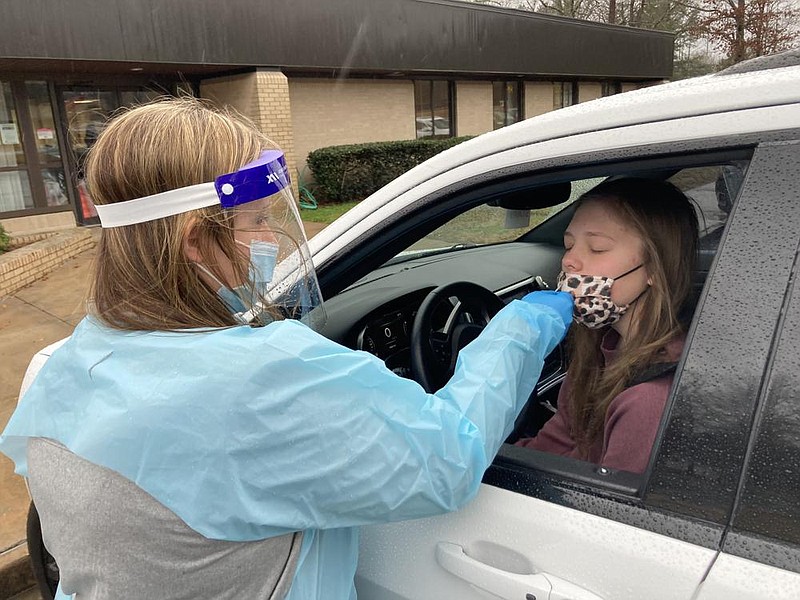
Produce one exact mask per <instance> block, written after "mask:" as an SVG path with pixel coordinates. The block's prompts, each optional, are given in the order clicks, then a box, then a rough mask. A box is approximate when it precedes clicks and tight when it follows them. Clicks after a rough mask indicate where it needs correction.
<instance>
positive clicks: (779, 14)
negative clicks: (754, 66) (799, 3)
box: [694, 0, 800, 63]
mask: <svg viewBox="0 0 800 600" xmlns="http://www.w3.org/2000/svg"><path fill="white" fill-rule="evenodd" d="M697 9H698V11H699V13H700V15H701V16H700V18H699V19H698V21H697V25H696V27H695V29H694V33H695V34H696V35H698V36H700V37H703V38H706V39H708V40H709V42H711V44H712V45H713V46H714V47H715V48H716V49H717V50H718V51H720V52H722V53H723V54H724V55H725V56H726V59H727V60H726V62H727V63H737V62H740V61H742V60H745V59H748V58H754V57H756V56H764V55H765V54H773V53H775V52H780V51H781V50H787V49H789V48H791V47H792V46H793V45H795V44H796V43H797V41H798V30H797V22H798V18H800V11H799V10H798V9H796V8H794V7H793V6H792V5H791V4H790V1H789V0H702V3H701V4H699V5H698V7H697Z"/></svg>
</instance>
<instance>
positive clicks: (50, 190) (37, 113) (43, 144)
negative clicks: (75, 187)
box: [25, 81, 69, 206]
mask: <svg viewBox="0 0 800 600" xmlns="http://www.w3.org/2000/svg"><path fill="white" fill-rule="evenodd" d="M25 91H26V95H27V97H28V111H29V112H30V115H31V124H32V125H33V132H34V142H35V144H36V154H37V156H38V158H39V172H40V173H41V177H42V182H43V183H44V198H45V204H46V205H47V206H66V205H67V204H69V195H68V193H67V177H66V174H65V173H64V161H63V160H62V159H61V150H60V148H59V146H58V128H57V127H56V120H55V117H54V115H53V103H52V102H51V100H50V90H49V88H48V85H47V83H46V82H44V81H26V82H25Z"/></svg>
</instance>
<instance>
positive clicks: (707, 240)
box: [501, 160, 748, 491]
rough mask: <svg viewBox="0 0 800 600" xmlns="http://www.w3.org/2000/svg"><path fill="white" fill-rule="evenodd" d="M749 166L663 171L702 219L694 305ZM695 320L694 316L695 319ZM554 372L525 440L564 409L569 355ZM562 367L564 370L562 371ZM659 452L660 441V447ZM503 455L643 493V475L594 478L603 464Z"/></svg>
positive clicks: (540, 391) (531, 411)
mask: <svg viewBox="0 0 800 600" xmlns="http://www.w3.org/2000/svg"><path fill="white" fill-rule="evenodd" d="M747 166H748V161H747V160H736V161H730V162H726V163H724V164H719V165H704V166H698V167H687V168H683V169H679V170H675V171H674V172H670V171H661V172H659V173H658V175H660V177H659V178H660V179H666V180H668V181H670V182H671V183H673V184H674V185H675V186H676V187H678V188H679V189H680V190H681V191H683V192H684V194H686V195H687V196H688V197H689V199H690V200H691V201H692V204H693V205H694V208H695V212H696V214H697V220H698V225H699V242H700V243H699V256H698V263H697V266H696V270H695V273H694V277H693V281H694V295H693V297H694V302H696V301H697V299H698V298H699V297H700V294H701V292H702V289H703V287H704V285H705V281H706V278H707V277H708V274H709V271H710V268H711V264H712V262H713V260H714V257H715V255H716V253H717V250H718V248H719V246H720V242H721V239H722V236H723V233H724V231H725V226H726V223H727V221H728V217H729V215H730V213H731V211H732V209H733V207H734V204H735V199H736V197H737V196H738V194H739V191H740V188H741V186H742V183H743V181H744V178H745V175H746V170H747ZM642 175H646V176H648V177H652V176H653V175H656V174H655V173H652V172H648V173H643V174H642ZM560 210H561V211H563V213H564V214H563V215H562V218H561V219H553V222H551V223H545V224H544V225H543V227H548V226H550V227H554V226H559V227H563V226H565V225H566V223H567V222H568V221H569V219H568V218H565V217H568V216H571V214H572V212H573V211H574V207H570V206H566V207H562V208H561V209H560ZM556 216H558V215H556ZM690 308H691V309H692V311H695V310H696V308H697V307H696V306H692V307H690ZM690 316H691V317H693V316H694V315H690ZM687 349H688V346H687V347H686V348H684V351H683V353H684V355H685V354H686V351H687ZM551 368H556V371H555V372H553V371H551V372H549V373H547V379H546V380H545V381H543V380H540V382H539V385H537V388H536V391H535V392H534V394H533V395H532V397H531V401H530V402H529V404H528V407H527V409H526V414H525V415H524V416H523V417H522V418H521V422H522V423H523V425H522V427H521V428H520V429H518V430H517V433H518V434H519V437H533V436H535V435H536V434H537V433H538V432H539V430H540V429H541V428H542V427H543V426H544V424H545V423H546V422H547V421H548V420H549V419H550V418H552V416H553V415H554V414H555V413H556V411H557V410H558V390H559V389H560V384H561V383H563V380H564V378H565V377H566V372H567V370H568V358H567V357H566V354H564V355H563V362H562V364H561V365H560V367H559V365H557V364H552V365H551ZM559 368H560V370H558V369H559ZM675 375H676V376H675V378H674V379H673V389H672V390H671V392H670V397H671V396H672V393H673V392H674V387H675V385H674V384H675V382H677V381H678V377H679V375H680V373H679V372H676V374H675ZM545 384H546V385H545ZM668 412H669V401H668V403H667V408H666V409H665V411H664V415H662V426H663V419H664V416H665V415H666V414H668ZM517 439H518V438H510V439H509V440H508V441H509V442H510V443H513V442H516V441H517ZM657 447H658V441H656V444H655V446H654V448H657ZM520 451H522V452H524V453H529V454H530V456H528V457H526V456H525V455H524V454H523V453H521V452H520ZM501 455H505V456H507V457H511V458H512V460H514V461H515V462H517V464H524V465H526V466H528V467H533V468H535V469H537V470H539V471H545V472H547V471H550V472H552V473H553V474H557V475H559V476H564V477H566V478H568V479H573V478H574V479H578V480H583V481H586V480H587V479H592V480H593V481H594V482H595V483H598V482H602V483H607V484H608V485H609V486H610V487H612V488H613V487H617V486H620V484H621V488H622V489H625V488H626V487H627V489H628V490H631V491H633V490H635V489H638V488H639V485H638V484H637V483H636V482H637V481H641V479H642V476H638V475H637V476H634V475H633V474H629V473H624V472H622V473H619V474H617V475H615V474H613V473H611V474H610V473H609V472H608V470H605V471H604V472H603V473H602V477H600V478H596V477H593V476H594V475H595V474H596V473H597V472H598V471H597V465H591V464H590V463H588V462H587V463H584V462H583V461H579V460H577V459H565V458H563V457H556V456H552V455H548V454H547V453H545V452H540V451H537V450H533V449H528V448H525V449H521V448H506V449H505V451H504V452H502V453H501ZM651 459H652V457H651ZM587 475H589V477H587Z"/></svg>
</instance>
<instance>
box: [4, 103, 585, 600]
mask: <svg viewBox="0 0 800 600" xmlns="http://www.w3.org/2000/svg"><path fill="white" fill-rule="evenodd" d="M270 146H271V144H270V142H269V140H268V139H266V138H265V137H264V136H263V135H262V134H260V133H259V132H258V131H257V130H256V129H255V128H254V127H253V126H251V125H250V124H248V123H246V122H244V121H243V120H242V119H240V118H236V117H234V116H231V115H228V114H225V113H222V112H219V111H216V110H212V109H210V108H207V107H206V106H204V105H202V104H200V103H199V102H197V101H194V100H188V99H185V100H174V101H167V102H162V103H156V104H152V105H147V106H143V107H139V108H136V109H133V110H131V111H129V112H127V113H125V114H123V115H121V116H119V117H118V118H116V119H114V120H113V121H112V122H111V123H110V124H109V125H108V127H107V128H106V129H105V130H104V131H103V132H102V133H101V134H100V136H99V138H98V140H97V142H96V144H95V145H94V146H93V148H92V150H91V154H90V157H89V160H88V163H87V167H86V173H87V179H88V182H89V187H90V189H91V191H92V197H93V198H94V200H95V201H96V203H97V205H98V206H97V208H98V214H99V216H100V220H101V223H102V226H103V233H102V238H101V241H100V245H99V248H98V257H97V268H96V273H95V279H94V288H93V305H92V306H91V307H90V314H89V316H87V318H86V319H85V320H84V321H82V322H81V323H80V324H79V325H78V327H77V328H76V329H75V331H74V333H73V335H72V336H71V337H70V339H69V340H68V341H67V342H66V343H65V344H64V345H63V346H62V347H61V348H59V349H58V350H57V351H56V352H55V353H54V354H53V355H52V356H51V358H50V359H49V360H48V362H47V363H46V364H45V366H44V367H43V368H42V370H41V371H40V373H39V375H38V376H37V378H36V380H35V381H34V383H33V384H32V386H31V388H30V389H29V390H28V392H27V393H26V394H25V396H24V397H23V398H22V400H21V402H20V405H19V407H18V408H17V411H16V412H15V414H14V415H13V416H12V418H11V420H10V421H9V424H8V426H7V428H6V430H5V431H4V433H3V436H1V437H0V449H1V450H2V451H3V452H5V453H6V454H8V455H9V456H10V457H11V458H12V459H13V460H14V461H15V462H16V465H17V472H18V473H20V474H22V475H26V476H27V477H28V478H29V483H30V488H31V493H32V495H33V498H34V501H35V503H36V506H37V508H38V510H39V514H40V517H41V522H42V530H43V537H44V541H45V543H46V545H47V547H48V549H49V550H50V551H51V553H52V554H53V555H54V557H55V558H56V560H57V562H58V564H59V566H60V572H61V580H60V588H59V597H66V596H68V595H70V594H74V595H75V596H76V597H77V598H81V599H83V598H91V599H100V598H133V597H137V598H178V597H180V598H201V597H202V598H282V597H290V598H348V597H354V595H355V590H354V587H353V576H354V573H355V568H356V562H357V551H358V534H357V527H358V526H359V525H362V524H366V523H377V522H385V521H392V520H399V519H410V518H417V517H423V516H428V515H433V514H437V513H442V512H445V511H450V510H454V509H456V508H458V507H460V506H462V505H463V504H465V503H466V502H468V501H469V500H470V499H471V498H472V497H473V496H474V495H475V494H476V492H477V490H478V486H479V484H480V481H481V477H482V475H483V472H484V470H485V469H486V468H487V467H488V465H489V463H490V461H491V460H492V457H493V456H494V454H495V452H496V451H497V449H498V447H499V446H500V444H501V443H502V441H503V439H504V438H505V437H506V436H507V435H508V433H509V431H510V429H511V426H512V424H513V422H514V418H515V416H516V414H517V413H518V412H519V410H520V408H521V406H522V404H523V403H524V401H525V399H526V398H527V396H528V394H529V392H530V390H531V389H532V388H533V385H534V384H535V382H536V380H537V378H538V375H539V371H540V369H541V365H542V361H543V357H544V356H545V355H546V354H548V353H549V352H550V351H551V350H552V349H553V348H554V347H555V345H556V344H557V343H558V342H559V341H560V340H561V338H562V337H563V335H564V333H565V331H566V328H567V325H568V323H569V321H570V319H571V312H572V303H571V298H570V297H569V295H568V294H563V293H535V294H532V295H530V296H528V297H527V299H525V300H524V301H521V302H513V303H511V304H510V305H509V306H507V307H506V308H504V309H503V310H501V311H500V313H498V315H497V316H496V317H495V318H494V319H493V320H492V322H491V323H490V324H489V326H488V327H487V328H486V329H485V330H484V332H483V333H482V335H481V336H480V337H479V338H478V339H477V340H476V341H475V342H473V343H472V344H471V345H470V346H469V347H467V348H465V349H464V350H463V351H462V353H461V356H460V359H459V363H458V365H457V367H456V373H455V375H454V376H453V378H452V379H451V380H450V382H448V384H447V385H445V386H444V387H443V388H442V389H441V390H440V391H439V392H437V393H436V394H427V393H425V392H424V391H423V390H422V388H421V387H420V386H419V385H417V384H416V383H415V382H413V381H409V380H406V379H402V378H400V377H397V376H396V375H394V374H393V373H392V372H391V371H389V370H388V369H386V367H385V366H384V365H383V363H382V362H381V361H380V360H378V359H377V358H375V357H373V356H372V355H369V354H366V353H363V352H354V351H351V350H349V349H347V348H344V347H341V346H339V345H338V344H335V343H333V342H331V341H329V340H327V339H326V338H324V337H322V336H320V335H319V334H317V333H315V332H314V330H313V329H312V328H310V327H308V326H307V325H306V324H310V325H312V326H313V325H314V324H315V323H318V322H319V321H320V320H321V318H322V316H321V315H323V316H324V311H322V306H321V302H320V294H319V290H318V288H317V282H316V277H315V276H314V271H313V267H312V266H311V261H310V259H309V256H308V250H307V247H306V243H305V239H304V235H303V233H302V227H301V223H300V220H299V217H298V215H297V210H296V208H295V203H294V200H293V199H292V197H291V192H290V189H291V188H290V186H289V181H288V178H287V177H286V165H285V161H284V159H283V155H282V153H281V152H280V151H277V150H265V148H269V147H270ZM286 317H291V318H290V319H287V318H286ZM253 325H260V327H259V326H253Z"/></svg>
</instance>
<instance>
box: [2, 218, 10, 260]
mask: <svg viewBox="0 0 800 600" xmlns="http://www.w3.org/2000/svg"><path fill="white" fill-rule="evenodd" d="M9 246H11V236H10V235H8V233H6V230H5V228H4V227H3V225H2V223H0V254H2V253H3V252H6V251H7V250H8V248H9Z"/></svg>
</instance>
